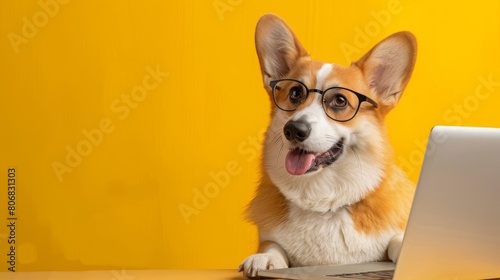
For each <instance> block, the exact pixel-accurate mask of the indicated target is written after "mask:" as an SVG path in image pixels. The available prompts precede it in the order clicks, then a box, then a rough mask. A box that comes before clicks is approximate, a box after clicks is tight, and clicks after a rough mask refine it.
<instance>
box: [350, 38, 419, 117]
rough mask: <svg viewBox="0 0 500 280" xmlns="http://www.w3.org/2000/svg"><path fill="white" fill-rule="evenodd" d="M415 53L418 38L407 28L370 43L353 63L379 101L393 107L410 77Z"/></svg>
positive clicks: (389, 107) (390, 107)
mask: <svg viewBox="0 0 500 280" xmlns="http://www.w3.org/2000/svg"><path fill="white" fill-rule="evenodd" d="M416 57H417V41H416V39H415V36H413V34H411V33H410V32H406V31H404V32H399V33H395V34H393V35H391V36H389V37H387V38H385V39H384V40H383V41H381V42H380V43H378V44H377V45H376V46H375V47H373V48H372V49H371V50H370V51H369V52H368V53H367V54H365V55H364V56H363V57H362V58H361V59H360V60H358V61H357V62H355V64H356V65H357V66H358V67H359V68H360V69H361V71H362V72H363V75H364V77H365V79H366V81H367V82H368V84H369V86H370V89H371V90H372V91H374V92H375V93H376V94H377V96H378V97H379V100H381V103H382V104H383V105H385V106H387V107H388V109H389V110H390V109H392V108H393V107H395V106H396V105H397V103H398V101H399V98H400V97H401V95H402V93H403V90H404V89H405V87H406V85H407V84H408V81H409V79H410V76H411V73H412V72H413V67H414V65H415V59H416Z"/></svg>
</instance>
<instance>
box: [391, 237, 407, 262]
mask: <svg viewBox="0 0 500 280" xmlns="http://www.w3.org/2000/svg"><path fill="white" fill-rule="evenodd" d="M403 236H404V233H397V234H395V235H394V236H393V237H392V238H391V240H390V241H389V246H388V247H387V253H388V255H389V259H390V260H391V261H392V262H393V263H397V262H398V258H399V253H400V252H401V245H402V244H403Z"/></svg>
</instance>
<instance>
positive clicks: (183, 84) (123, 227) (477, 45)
mask: <svg viewBox="0 0 500 280" xmlns="http://www.w3.org/2000/svg"><path fill="white" fill-rule="evenodd" d="M54 1H55V0H41V1H40V2H39V1H16V0H9V1H2V4H0V38H1V40H0V85H1V88H0V91H1V96H2V100H1V102H0V131H1V132H0V135H1V137H2V140H1V142H0V143H1V145H0V182H3V183H2V184H4V186H1V187H0V190H1V191H0V269H1V270H2V271H5V270H7V264H6V262H5V261H6V254H7V250H8V245H7V244H6V240H7V237H8V232H7V228H6V226H5V225H3V224H4V223H7V221H6V217H7V191H6V190H7V188H6V187H7V186H6V181H7V168H8V167H10V166H14V167H16V169H17V180H18V185H17V209H16V216H17V217H18V221H17V236H16V238H17V243H16V246H17V247H16V248H17V267H16V269H17V270H18V271H31V270H54V269H60V270H69V269H95V268H107V269H121V268H236V267H237V265H238V264H239V263H240V261H241V260H242V259H243V258H245V257H246V256H247V255H249V254H251V253H252V252H254V250H255V248H256V238H257V236H256V231H255V228H254V227H252V226H251V225H250V224H248V223H246V222H245V221H244V219H243V215H242V212H243V210H244V206H245V204H246V203H247V202H248V201H249V200H250V199H251V196H252V193H253V190H254V186H255V182H256V180H257V178H258V174H257V166H258V156H257V155H258V154H259V153H260V139H261V135H262V131H263V129H265V127H266V125H267V123H268V121H269V120H268V110H269V104H268V98H267V96H266V93H265V92H264V90H263V87H262V83H261V77H260V72H259V65H258V60H257V57H256V54H255V50H254V41H253V36H254V34H253V32H254V27H255V24H256V22H257V20H258V18H259V17H260V16H261V15H262V14H264V13H268V12H273V13H276V14H278V15H280V16H281V17H283V18H284V19H285V20H286V21H287V22H288V23H289V25H290V26H291V27H292V28H293V29H294V31H295V32H296V34H297V35H298V37H299V38H300V39H301V41H302V43H303V45H304V46H305V47H306V49H307V50H308V51H309V52H310V53H311V55H312V57H313V58H316V59H320V60H324V61H328V62H335V63H339V64H345V65H348V64H349V63H350V62H351V61H353V60H355V59H357V58H359V57H360V56H361V55H362V54H363V53H364V52H366V51H368V50H369V48H370V47H372V46H373V45H374V44H375V43H376V42H378V41H380V40H381V39H383V38H384V37H386V36H388V35H389V34H391V33H393V32H396V31H400V30H409V31H411V32H413V33H414V34H415V35H416V37H417V40H418V44H419V53H418V58H417V65H416V68H415V71H414V75H413V77H412V79H411V81H410V83H409V86H408V88H407V90H406V92H405V94H404V96H403V98H402V100H401V102H400V104H399V105H398V107H397V108H396V109H395V110H394V112H392V113H391V114H390V115H389V117H388V120H387V121H388V127H389V133H390V136H391V141H392V142H393V144H394V148H395V150H396V153H397V155H398V164H400V165H401V166H402V167H403V168H404V169H405V170H406V171H407V172H408V173H409V175H410V177H411V179H412V180H414V181H416V180H417V178H418V173H419V169H420V165H421V160H422V155H423V150H424V147H425V143H426V139H427V136H428V133H429V130H430V129H431V127H432V126H434V125H437V124H444V125H455V124H460V125H473V126H494V127H500V117H499V114H498V108H499V105H500V96H499V93H500V65H499V59H500V51H499V50H500V2H498V1H388V0H379V1H326V0H325V1H295V2H291V1H248V0H215V1H213V0H206V1H180V0H179V1H159V0H158V1H139V0H136V1H118V0H114V1H76V0H73V1H67V0H66V2H68V3H65V4H63V3H59V2H54ZM40 3H42V4H40ZM43 3H51V4H52V6H50V5H49V6H50V7H49V8H47V7H46V6H47V5H48V4H47V5H44V4H43ZM54 3H58V4H57V5H54ZM44 7H45V8H44ZM395 7H396V8H395ZM56 8H57V9H56ZM46 9H49V10H47V11H49V12H50V14H49V12H47V11H46ZM43 13H45V14H46V15H45V18H44V15H43ZM384 15H385V17H384ZM387 15H389V16H387ZM29 24H34V26H35V28H36V30H33V29H32V30H27V29H29V28H27V27H25V25H29ZM23 28H24V29H25V30H24V32H25V34H23ZM361 33H362V34H361ZM13 34H14V35H13ZM16 35H17V37H16ZM25 35H27V36H25ZM19 37H22V38H24V40H21V39H19ZM28 37H30V38H28ZM13 38H16V40H17V41H16V40H14V39H13ZM13 40H14V41H13ZM19 40H21V41H19ZM346 46H348V47H349V48H350V50H351V51H354V53H350V54H348V53H346V52H345V51H343V50H342V49H343V48H344V49H345V47H346ZM148 69H149V71H151V69H159V71H160V72H164V73H167V74H162V75H163V76H162V77H161V79H160V82H158V83H156V86H155V87H154V88H153V87H150V88H151V89H150V90H147V91H146V95H145V96H142V97H143V99H141V101H140V102H135V103H134V104H133V106H134V107H132V105H127V107H128V109H129V114H128V115H125V113H124V112H123V111H120V112H117V108H116V107H115V108H114V109H113V104H114V105H115V106H124V104H126V103H124V101H122V98H127V97H128V98H130V97H131V96H132V94H135V93H137V92H136V91H138V90H140V88H141V86H144V81H145V80H146V81H147V82H148V83H149V84H148V85H151V84H153V83H154V82H155V81H154V80H151V79H150V78H151V77H150V76H148V75H150V74H149V72H148ZM485 80H486V81H488V80H490V81H493V82H492V83H491V82H490V83H489V86H485V84H488V83H485V82H484V81H485ZM120 108H121V109H122V110H124V107H120ZM460 108H461V109H460ZM460 110H461V111H460ZM102 121H104V122H107V125H108V126H111V127H112V128H113V129H112V131H110V132H109V130H110V129H109V127H108V132H109V133H105V132H102V139H101V141H97V140H96V143H97V144H96V145H92V146H91V150H90V151H89V150H88V147H87V150H86V152H88V155H86V156H83V157H82V158H81V160H80V162H78V164H75V167H74V168H69V167H68V168H69V169H71V172H64V173H63V174H62V175H61V176H62V177H61V178H62V179H61V180H59V179H58V177H57V175H56V172H54V167H53V165H54V162H57V163H60V164H65V162H66V156H67V155H68V153H69V152H68V149H73V150H75V149H77V147H78V145H80V146H81V147H80V148H82V147H83V146H85V141H87V143H90V142H89V139H87V137H86V136H85V134H84V131H86V132H89V133H90V132H91V131H93V132H95V130H96V129H101V128H100V125H101V124H100V123H101V122H102ZM82 145H83V146H82ZM68 147H69V148H68ZM82 149H84V148H82ZM229 171H231V172H232V174H230V173H229ZM211 174H217V175H219V176H220V178H223V177H224V178H223V179H224V180H223V181H222V182H221V181H218V180H216V179H214V176H212V175H211ZM224 174H229V175H227V176H226V175H224ZM2 176H3V178H1V177H2ZM225 176H226V177H225ZM200 193H201V194H202V195H203V197H205V198H204V199H203V198H200V196H201V195H200ZM207 195H208V196H209V197H207ZM193 199H194V200H195V201H193ZM180 207H181V208H182V209H188V208H186V207H192V208H189V209H191V210H195V211H193V212H192V213H193V214H192V215H190V216H189V217H184V216H183V215H182V214H181V211H180Z"/></svg>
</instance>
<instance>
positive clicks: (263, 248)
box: [238, 241, 288, 278]
mask: <svg viewBox="0 0 500 280" xmlns="http://www.w3.org/2000/svg"><path fill="white" fill-rule="evenodd" d="M287 267H288V257H287V256H286V253H285V250H283V248H281V246H280V245H279V244H278V243H276V242H273V241H263V242H261V243H260V244H259V253H257V254H254V255H251V256H249V257H248V258H246V259H245V260H244V261H243V262H242V263H241V264H240V267H239V268H238V271H243V275H244V276H245V277H248V278H256V277H257V272H258V271H260V270H267V269H278V268H287Z"/></svg>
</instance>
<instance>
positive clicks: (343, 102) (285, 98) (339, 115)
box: [269, 79, 378, 122]
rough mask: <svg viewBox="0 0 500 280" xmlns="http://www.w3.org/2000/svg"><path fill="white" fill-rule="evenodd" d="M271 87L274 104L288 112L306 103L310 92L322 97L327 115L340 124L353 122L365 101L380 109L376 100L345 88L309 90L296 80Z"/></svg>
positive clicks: (282, 80) (281, 81)
mask: <svg viewBox="0 0 500 280" xmlns="http://www.w3.org/2000/svg"><path fill="white" fill-rule="evenodd" d="M269 85H270V86H271V89H272V93H273V99H274V104H276V106H277V107H278V108H279V109H281V110H283V111H287V112H292V111H295V110H296V109H297V108H298V107H299V106H300V105H301V104H302V103H304V102H305V100H306V99H307V97H308V95H309V93H310V92H317V93H319V94H321V95H322V103H323V104H322V105H323V109H324V110H325V113H326V115H327V116H328V117H329V118H331V119H333V120H335V121H338V122H347V121H350V120H352V119H353V118H354V116H356V114H357V113H358V110H359V107H360V105H361V103H362V102H364V101H366V102H368V103H370V104H372V105H373V106H375V108H378V105H377V102H375V101H374V100H372V99H370V98H368V97H366V96H365V95H363V94H361V93H359V92H355V91H354V90H351V89H348V88H344V87H331V88H327V89H325V90H319V89H309V88H308V87H307V86H306V85H305V84H304V83H303V82H301V81H298V80H294V79H280V80H274V81H271V82H270V83H269Z"/></svg>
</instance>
